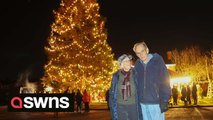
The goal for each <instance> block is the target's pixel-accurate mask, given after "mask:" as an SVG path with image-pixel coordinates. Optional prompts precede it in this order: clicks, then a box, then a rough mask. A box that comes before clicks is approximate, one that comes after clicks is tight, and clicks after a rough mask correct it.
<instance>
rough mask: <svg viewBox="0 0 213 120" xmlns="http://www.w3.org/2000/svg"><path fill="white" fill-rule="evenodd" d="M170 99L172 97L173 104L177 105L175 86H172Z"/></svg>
mask: <svg viewBox="0 0 213 120" xmlns="http://www.w3.org/2000/svg"><path fill="white" fill-rule="evenodd" d="M172 97H173V104H174V105H178V103H177V98H178V90H177V86H175V85H173V88H172Z"/></svg>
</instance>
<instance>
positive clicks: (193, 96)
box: [192, 83, 197, 105]
mask: <svg viewBox="0 0 213 120" xmlns="http://www.w3.org/2000/svg"><path fill="white" fill-rule="evenodd" d="M192 98H193V100H194V105H197V86H196V84H195V83H193V86H192Z"/></svg>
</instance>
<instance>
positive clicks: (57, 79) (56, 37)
mask: <svg viewBox="0 0 213 120" xmlns="http://www.w3.org/2000/svg"><path fill="white" fill-rule="evenodd" d="M54 15H55V21H54V23H53V24H52V26H51V28H52V30H51V35H50V36H49V38H48V43H49V44H48V46H46V47H45V50H46V53H47V56H48V64H47V65H45V74H44V77H43V78H42V82H43V85H44V87H45V91H46V92H47V91H48V92H52V93H63V92H64V91H65V90H67V89H69V90H73V89H80V90H81V91H83V90H84V89H87V90H88V91H89V93H90V94H91V95H92V96H93V99H99V97H101V95H103V94H104V92H105V91H106V89H108V88H109V86H110V81H111V77H112V76H111V75H112V72H113V68H114V65H113V54H112V53H111V52H112V51H111V48H110V47H109V45H108V44H107V41H106V40H107V32H106V29H105V26H104V20H103V18H102V17H101V16H100V14H99V5H98V3H97V1H96V0H61V3H60V7H59V9H58V10H57V11H54Z"/></svg>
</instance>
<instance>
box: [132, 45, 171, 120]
mask: <svg viewBox="0 0 213 120" xmlns="http://www.w3.org/2000/svg"><path fill="white" fill-rule="evenodd" d="M133 50H134V52H135V53H136V55H137V56H138V57H139V59H138V60H137V61H136V63H135V70H136V71H137V81H138V96H139V102H140V105H141V109H142V115H143V120H164V119H165V117H164V112H165V111H167V110H168V100H169V98H170V95H171V88H170V82H169V74H168V71H167V68H166V66H165V63H164V61H163V59H162V57H161V56H160V55H159V54H157V53H154V54H149V49H148V47H147V45H146V43H145V42H140V43H136V44H135V45H134V47H133Z"/></svg>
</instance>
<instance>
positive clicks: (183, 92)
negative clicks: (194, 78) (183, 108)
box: [181, 85, 187, 105]
mask: <svg viewBox="0 0 213 120" xmlns="http://www.w3.org/2000/svg"><path fill="white" fill-rule="evenodd" d="M186 91H187V90H186V86H185V85H182V89H181V95H182V96H181V100H182V101H183V102H184V105H187V100H186V96H187V94H186Z"/></svg>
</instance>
